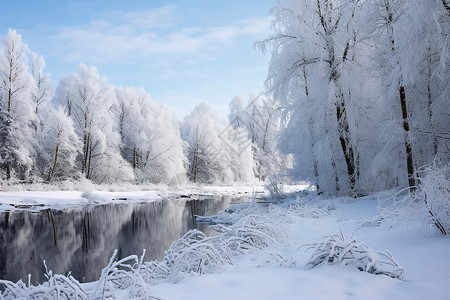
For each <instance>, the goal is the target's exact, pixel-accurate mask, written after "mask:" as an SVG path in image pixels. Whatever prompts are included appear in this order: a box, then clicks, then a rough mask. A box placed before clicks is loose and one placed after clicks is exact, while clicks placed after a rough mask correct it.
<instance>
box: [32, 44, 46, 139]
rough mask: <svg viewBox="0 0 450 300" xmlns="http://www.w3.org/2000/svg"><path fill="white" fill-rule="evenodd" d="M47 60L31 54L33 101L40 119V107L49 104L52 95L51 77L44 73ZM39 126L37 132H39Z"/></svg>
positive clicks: (33, 53)
mask: <svg viewBox="0 0 450 300" xmlns="http://www.w3.org/2000/svg"><path fill="white" fill-rule="evenodd" d="M44 68H45V60H44V58H43V57H42V56H41V55H38V54H37V53H35V52H31V68H30V69H31V75H32V76H33V88H32V95H31V99H32V101H33V103H34V107H35V113H36V115H37V116H38V117H39V106H40V105H42V104H43V103H45V102H47V101H48V100H49V99H50V97H51V95H50V92H51V90H50V87H51V84H50V75H49V74H46V73H44ZM40 119H41V120H42V118H40ZM37 127H38V126H37V124H36V125H35V130H36V131H37Z"/></svg>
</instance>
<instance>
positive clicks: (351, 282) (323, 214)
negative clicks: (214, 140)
mask: <svg viewBox="0 0 450 300" xmlns="http://www.w3.org/2000/svg"><path fill="white" fill-rule="evenodd" d="M194 190H196V188H195V187H190V189H189V192H192V191H194ZM232 190H233V188H232V187H215V190H214V188H212V187H211V188H205V190H204V191H207V192H209V193H218V192H226V191H228V192H231V191H232ZM238 190H239V192H240V193H245V192H248V191H249V190H250V187H240V188H237V187H234V191H235V193H237V191H238ZM196 191H197V192H198V189H197V190H196ZM395 192H396V191H388V192H384V193H379V194H376V195H372V196H367V197H363V198H358V199H354V198H348V197H342V198H332V199H326V198H325V197H323V196H317V195H312V193H311V194H307V193H304V194H302V196H301V197H299V196H296V195H291V197H290V198H287V199H283V200H280V201H278V200H277V201H276V202H272V203H257V202H256V201H254V202H252V203H240V204H235V205H233V207H232V208H231V209H227V210H225V211H223V212H221V213H220V214H219V215H218V216H213V217H211V218H212V219H215V220H217V221H218V223H219V221H220V220H222V221H227V222H228V223H231V224H234V225H232V226H240V225H239V224H240V223H239V222H241V221H242V220H244V219H245V218H248V217H249V215H251V216H258V220H259V221H261V220H267V221H265V222H266V225H268V226H267V228H272V227H274V228H276V229H277V230H278V231H279V232H283V233H284V232H286V233H287V235H288V237H289V238H288V239H287V240H282V239H281V240H280V239H277V240H276V241H275V239H274V242H272V243H270V244H269V245H268V246H267V247H263V248H261V249H260V248H252V249H250V250H248V251H244V253H243V254H236V253H233V255H232V257H231V258H232V264H228V263H225V264H223V265H221V266H219V267H218V268H214V270H215V271H214V272H213V273H206V274H198V273H195V274H192V273H189V274H188V273H186V274H183V275H180V276H178V277H177V279H176V280H173V278H174V276H171V278H169V277H168V278H167V279H161V280H156V281H155V282H152V285H148V286H146V289H147V292H148V294H149V295H151V296H152V297H156V298H159V299H274V298H276V299H299V298H304V299H330V298H333V299H351V298H353V299H426V298H428V299H448V296H449V295H450V259H449V258H448V250H449V249H450V238H449V237H443V236H440V235H438V234H437V231H436V229H435V228H433V227H432V226H431V225H430V224H429V223H428V222H427V220H426V216H425V215H424V216H422V217H420V214H417V215H411V216H406V215H404V216H401V214H398V216H399V217H397V218H395V217H393V216H395V215H396V214H392V215H389V216H388V215H384V214H383V212H384V210H383V211H381V210H380V207H381V205H383V208H384V209H386V208H389V207H391V208H392V202H394V201H395V199H394V198H393V195H394V194H395ZM86 194H87V197H86ZM180 194H181V193H180ZM164 196H165V194H164V193H162V192H157V191H154V192H151V191H141V192H91V193H85V197H86V198H83V197H82V193H81V192H8V193H0V202H2V203H3V204H2V205H1V206H0V207H2V209H3V207H4V206H5V205H6V204H5V201H6V200H8V201H9V202H8V203H9V204H11V203H16V204H18V203H35V204H45V205H48V206H58V205H60V206H61V205H62V204H61V199H64V205H81V204H85V203H86V202H88V201H89V200H88V199H91V201H92V199H94V198H95V199H100V201H112V200H110V199H112V198H114V197H122V198H127V199H130V200H132V201H141V200H143V199H146V200H149V201H155V200H158V199H160V198H161V197H164ZM32 199H33V200H32ZM392 199H394V200H392ZM387 203H390V204H387ZM389 205H391V206H389ZM380 211H381V214H380ZM391 211H393V208H392V209H391ZM377 214H378V215H377ZM400 216H401V217H400ZM374 220H376V222H375V221H374ZM227 222H222V223H223V224H226V223H227ZM269 225H270V226H269ZM219 226H220V225H219ZM224 226H228V225H224ZM234 228H235V229H236V228H237V227H234ZM340 232H342V234H343V235H344V237H346V238H350V237H351V236H353V237H354V238H355V240H356V241H357V242H358V243H365V244H366V245H367V246H368V247H369V248H370V249H372V250H374V251H383V252H384V251H385V250H386V249H387V250H388V251H389V252H390V253H392V255H393V257H394V258H395V260H396V261H397V262H398V263H399V264H400V265H401V267H403V268H404V270H405V274H404V278H403V279H402V280H400V279H396V278H391V277H389V276H385V275H373V274H370V273H368V272H363V271H359V270H358V269H357V268H356V267H355V266H354V265H351V264H349V265H343V264H322V265H319V266H317V267H315V268H312V269H308V268H306V267H305V265H306V263H307V262H308V260H309V258H310V256H311V254H312V251H311V250H308V249H309V247H307V246H304V245H311V244H313V243H320V242H324V241H325V240H326V237H329V236H330V235H334V234H340ZM324 237H325V239H324ZM181 244H182V243H181ZM136 254H137V255H138V256H139V255H140V254H139V253H136ZM105 267H106V266H105ZM97 285H98V284H97V282H93V283H87V284H81V287H82V288H83V289H84V290H85V291H87V292H88V294H89V293H92V292H93V291H94V290H95V289H96V288H97ZM114 293H115V296H116V299H128V297H129V294H128V290H127V289H125V290H120V289H115V290H114Z"/></svg>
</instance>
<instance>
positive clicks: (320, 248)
mask: <svg viewBox="0 0 450 300" xmlns="http://www.w3.org/2000/svg"><path fill="white" fill-rule="evenodd" d="M308 246H309V249H313V250H314V252H313V254H312V255H311V258H310V259H309V261H308V262H307V264H306V268H308V269H312V268H314V267H317V266H319V265H323V264H342V265H351V266H355V267H356V268H358V270H360V271H365V272H368V273H371V274H375V275H379V274H383V275H387V276H390V277H392V278H398V279H403V275H404V272H405V271H404V269H403V268H402V267H401V266H400V265H399V264H398V263H397V262H396V261H395V259H394V257H393V256H392V254H391V253H390V252H389V251H387V250H386V253H382V252H378V254H379V255H381V256H382V257H383V258H380V256H378V254H377V253H376V252H375V251H373V250H372V249H371V248H369V246H367V245H366V244H365V243H358V242H356V240H355V239H354V238H353V237H350V238H349V239H345V238H344V235H343V234H342V232H340V234H335V235H331V236H329V237H327V239H326V240H325V241H324V242H322V243H315V244H311V245H308Z"/></svg>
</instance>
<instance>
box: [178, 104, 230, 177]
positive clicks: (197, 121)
mask: <svg viewBox="0 0 450 300" xmlns="http://www.w3.org/2000/svg"><path fill="white" fill-rule="evenodd" d="M227 136H228V133H227V130H226V129H225V126H224V125H223V124H221V122H220V121H219V120H218V118H217V117H216V116H215V115H214V113H213V112H212V109H211V107H210V106H209V105H208V104H206V103H202V104H200V105H199V106H197V107H196V108H195V109H194V110H193V111H192V112H191V113H190V114H189V115H188V116H186V117H185V118H184V121H183V124H182V126H181V137H182V139H183V140H184V141H185V142H186V144H185V154H186V157H187V159H188V164H189V167H188V172H187V173H188V176H189V178H190V180H191V181H192V182H199V183H215V182H222V183H231V182H232V181H233V180H234V176H233V172H232V169H231V163H232V161H231V160H232V158H231V156H230V153H229V148H228V147H229V145H228V144H227Z"/></svg>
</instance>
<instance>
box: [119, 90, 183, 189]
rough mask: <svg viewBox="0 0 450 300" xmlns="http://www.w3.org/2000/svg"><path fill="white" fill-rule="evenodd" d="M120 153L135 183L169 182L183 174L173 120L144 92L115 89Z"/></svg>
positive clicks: (178, 141) (180, 150)
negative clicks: (120, 142)
mask: <svg viewBox="0 0 450 300" xmlns="http://www.w3.org/2000/svg"><path fill="white" fill-rule="evenodd" d="M116 96H117V100H118V107H117V113H118V122H119V132H120V134H121V138H122V146H121V152H122V155H123V157H124V158H125V159H126V160H127V161H128V162H129V163H130V164H131V165H132V167H133V169H134V173H135V176H136V180H137V181H138V182H151V183H166V184H167V183H169V181H170V180H171V179H172V178H174V177H175V176H177V175H178V174H183V173H185V169H184V163H185V156H184V153H183V146H182V145H183V142H182V140H181V138H180V132H179V129H178V126H177V124H176V122H175V120H174V118H173V117H172V116H171V115H170V114H169V113H168V112H167V110H166V109H165V108H163V107H159V106H157V105H155V104H154V103H153V102H152V101H151V99H150V95H149V94H148V93H146V92H145V91H144V90H143V89H136V88H116Z"/></svg>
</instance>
